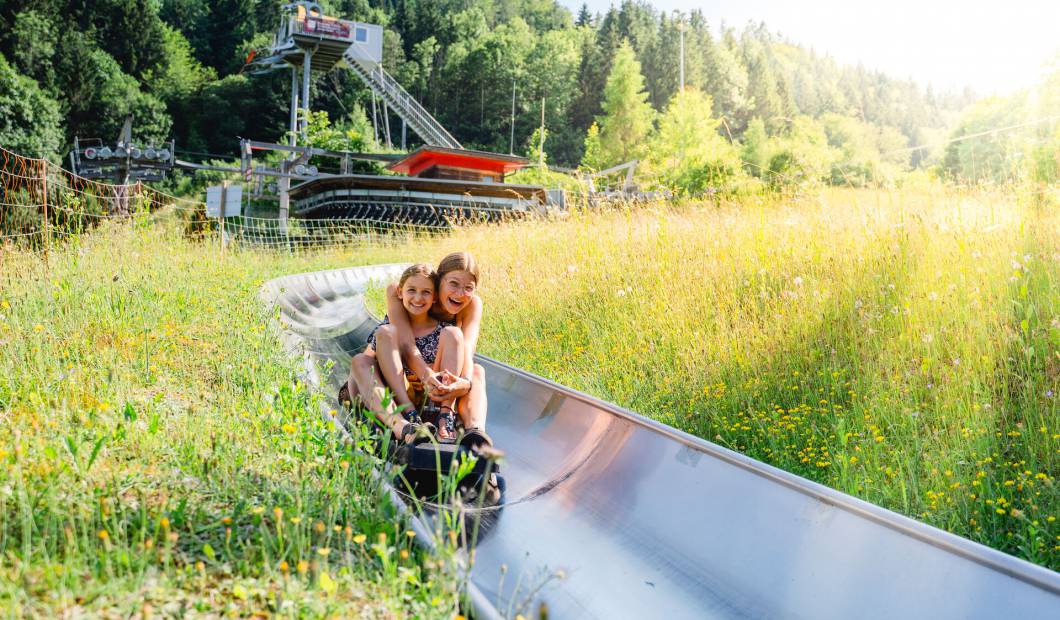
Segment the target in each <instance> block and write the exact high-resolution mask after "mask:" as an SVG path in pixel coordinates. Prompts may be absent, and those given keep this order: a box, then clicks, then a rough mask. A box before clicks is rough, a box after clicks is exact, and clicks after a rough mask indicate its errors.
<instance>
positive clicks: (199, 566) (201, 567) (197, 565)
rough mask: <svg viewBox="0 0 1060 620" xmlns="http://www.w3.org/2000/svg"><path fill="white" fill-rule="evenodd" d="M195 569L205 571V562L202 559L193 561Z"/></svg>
mask: <svg viewBox="0 0 1060 620" xmlns="http://www.w3.org/2000/svg"><path fill="white" fill-rule="evenodd" d="M195 570H197V571H199V572H200V573H205V572H206V564H205V563H204V562H203V561H202V560H199V561H198V562H196V563H195Z"/></svg>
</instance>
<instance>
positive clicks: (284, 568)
mask: <svg viewBox="0 0 1060 620" xmlns="http://www.w3.org/2000/svg"><path fill="white" fill-rule="evenodd" d="M289 570H291V567H290V566H289V565H288V564H287V560H283V561H281V562H280V572H282V573H283V574H284V575H286V574H287V572H288V571H289Z"/></svg>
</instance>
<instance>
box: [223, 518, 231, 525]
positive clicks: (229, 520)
mask: <svg viewBox="0 0 1060 620" xmlns="http://www.w3.org/2000/svg"><path fill="white" fill-rule="evenodd" d="M221 523H223V524H225V525H232V517H225V518H223V519H221Z"/></svg>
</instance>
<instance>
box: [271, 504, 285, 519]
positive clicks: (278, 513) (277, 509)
mask: <svg viewBox="0 0 1060 620" xmlns="http://www.w3.org/2000/svg"><path fill="white" fill-rule="evenodd" d="M272 514H273V515H274V516H275V517H276V520H277V521H279V520H280V519H282V518H283V508H280V507H279V506H277V507H275V508H273V509H272Z"/></svg>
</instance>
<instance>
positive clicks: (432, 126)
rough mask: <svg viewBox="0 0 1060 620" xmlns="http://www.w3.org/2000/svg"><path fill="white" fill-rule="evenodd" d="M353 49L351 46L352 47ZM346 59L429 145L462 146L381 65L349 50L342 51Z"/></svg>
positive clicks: (354, 70) (453, 147) (455, 147)
mask: <svg viewBox="0 0 1060 620" xmlns="http://www.w3.org/2000/svg"><path fill="white" fill-rule="evenodd" d="M351 49H352V47H351ZM345 58H346V62H347V64H349V65H350V68H352V69H353V72H354V73H356V74H357V76H358V77H360V78H361V79H362V80H364V83H365V84H367V85H368V87H369V88H371V89H372V91H374V92H375V94H376V95H378V96H379V97H381V98H382V99H383V101H385V102H386V104H387V105H388V106H390V107H391V108H393V109H394V111H395V112H397V113H398V115H399V116H400V117H401V118H402V119H404V120H405V122H406V123H408V125H409V127H411V128H412V130H413V131H414V132H416V135H418V136H419V137H420V138H422V139H423V141H424V142H426V143H427V144H429V145H431V146H444V147H446V148H451V149H459V148H463V147H462V146H461V145H460V143H459V142H457V141H456V138H454V137H453V136H452V134H450V133H449V132H448V131H446V130H445V127H442V124H441V123H439V122H438V120H437V119H435V118H434V117H433V116H431V114H430V112H428V111H427V110H426V109H424V107H423V106H422V105H420V103H419V102H418V101H416V99H415V98H414V97H413V96H412V95H410V94H409V92H408V91H407V90H405V89H404V88H403V87H402V86H401V84H400V83H398V81H397V80H395V79H394V78H393V77H392V76H391V75H390V74H389V73H387V72H386V71H385V70H383V65H381V64H378V63H372V62H367V61H364V60H360V59H358V58H356V57H354V56H353V54H352V53H350V51H349V50H347V52H346V54H345Z"/></svg>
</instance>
